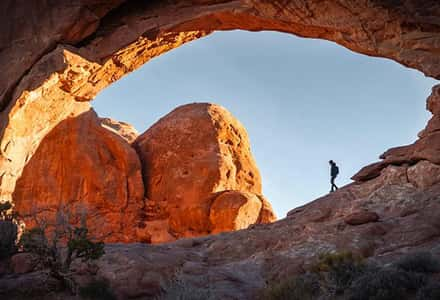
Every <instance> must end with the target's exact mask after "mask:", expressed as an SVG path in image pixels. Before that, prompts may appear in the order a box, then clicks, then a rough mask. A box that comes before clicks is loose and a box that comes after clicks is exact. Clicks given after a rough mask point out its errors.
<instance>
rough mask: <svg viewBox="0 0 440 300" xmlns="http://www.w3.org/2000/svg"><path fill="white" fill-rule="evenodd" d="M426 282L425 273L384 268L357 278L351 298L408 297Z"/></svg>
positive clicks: (360, 299)
mask: <svg viewBox="0 0 440 300" xmlns="http://www.w3.org/2000/svg"><path fill="white" fill-rule="evenodd" d="M425 284H426V276H425V275H423V274H418V273H413V272H407V271H404V270H400V269H395V268H382V269H380V270H378V271H377V272H368V273H366V274H364V275H362V276H361V277H359V278H358V279H356V280H355V281H354V282H353V284H352V285H351V287H350V290H349V295H350V296H349V299H350V300H395V299H407V298H406V297H407V295H408V294H409V293H413V292H415V291H417V290H418V289H419V288H420V287H422V286H424V285H425Z"/></svg>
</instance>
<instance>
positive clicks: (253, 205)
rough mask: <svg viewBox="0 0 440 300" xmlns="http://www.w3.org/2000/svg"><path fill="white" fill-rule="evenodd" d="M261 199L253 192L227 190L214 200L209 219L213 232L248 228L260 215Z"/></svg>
mask: <svg viewBox="0 0 440 300" xmlns="http://www.w3.org/2000/svg"><path fill="white" fill-rule="evenodd" d="M261 207H262V203H261V200H260V199H259V198H258V197H257V196H256V195H255V194H252V193H244V192H236V191H226V192H224V193H221V194H220V195H219V196H218V197H217V198H215V200H214V201H213V203H212V205H211V209H210V214H209V219H210V221H211V223H212V233H218V232H225V231H233V230H239V229H244V228H248V227H249V225H252V224H255V223H256V222H257V221H258V218H259V216H260V211H261Z"/></svg>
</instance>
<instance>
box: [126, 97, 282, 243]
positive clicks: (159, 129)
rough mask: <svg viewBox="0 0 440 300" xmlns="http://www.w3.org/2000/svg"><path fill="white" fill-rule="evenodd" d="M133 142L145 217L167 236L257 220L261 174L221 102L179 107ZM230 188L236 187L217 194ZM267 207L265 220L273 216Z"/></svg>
mask: <svg viewBox="0 0 440 300" xmlns="http://www.w3.org/2000/svg"><path fill="white" fill-rule="evenodd" d="M134 147H135V148H136V150H137V152H138V154H139V156H140V159H141V162H142V166H143V175H144V183H145V189H146V197H147V198H148V209H147V220H148V221H150V222H152V224H156V225H157V224H159V223H160V224H162V226H163V230H165V231H166V232H169V234H170V236H169V237H168V238H169V239H174V238H178V237H190V236H198V235H203V234H208V233H210V232H220V231H228V230H237V229H243V228H246V227H248V226H249V225H250V224H254V223H257V222H258V221H259V215H260V211H262V200H260V198H259V197H258V196H257V195H260V194H261V178H260V173H259V171H258V168H257V166H256V163H255V161H254V159H253V157H252V154H251V150H250V144H249V138H248V136H247V133H246V130H245V128H244V127H243V125H241V124H240V123H239V121H238V120H236V119H235V118H234V117H233V116H232V115H231V114H230V113H229V112H228V111H227V110H225V109H224V108H223V107H221V106H218V105H214V104H208V103H200V104H189V105H184V106H181V107H179V108H177V109H175V110H174V111H172V112H171V113H169V114H168V115H166V116H165V117H163V118H162V119H161V120H159V121H158V122H157V123H156V124H154V125H153V126H152V127H151V128H150V129H148V130H147V131H146V132H145V133H144V134H142V135H141V136H139V137H138V139H137V140H136V141H135V143H134ZM229 190H231V191H232V190H233V191H236V192H231V193H230V194H229V195H230V197H227V196H226V195H225V194H223V195H219V193H220V192H223V191H229ZM240 193H247V194H246V196H242V194H240ZM243 195H244V194H243ZM221 199H224V200H225V201H222V200H221ZM226 199H229V200H226ZM242 200H243V201H242ZM220 202H221V204H220ZM213 203H214V204H213ZM212 205H213V206H212ZM214 207H215V209H214ZM213 209H214V210H215V212H214V213H213ZM228 210H231V211H228ZM236 210H237V211H236ZM269 211H271V209H270V207H269V209H266V212H267V219H268V221H273V220H275V216H274V214H273V212H272V213H270V212H269ZM210 214H211V215H212V214H213V215H215V217H213V218H214V221H213V219H212V218H211V219H210ZM219 214H222V217H219ZM270 214H271V215H272V217H270ZM222 220H223V221H222ZM211 221H213V222H211ZM147 224H148V222H147ZM147 230H148V226H147ZM155 235H157V233H153V234H152V239H153V241H154V240H156V238H155ZM160 236H161V237H162V236H163V235H162V234H161V235H160Z"/></svg>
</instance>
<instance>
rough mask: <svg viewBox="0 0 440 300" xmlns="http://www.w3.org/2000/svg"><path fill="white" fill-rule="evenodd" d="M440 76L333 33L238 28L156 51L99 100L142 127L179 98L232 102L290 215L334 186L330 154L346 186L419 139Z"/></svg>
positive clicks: (279, 204)
mask: <svg viewBox="0 0 440 300" xmlns="http://www.w3.org/2000/svg"><path fill="white" fill-rule="evenodd" d="M146 82H148V83H149V84H148V85H146V84H145V83H146ZM435 83H436V81H435V80H433V79H429V78H425V77H423V75H422V74H421V73H419V72H417V71H413V70H411V69H407V68H405V67H402V66H400V65H398V64H395V63H394V62H392V61H388V60H383V59H377V58H371V57H367V56H362V55H358V54H356V53H352V52H350V51H347V50H346V49H344V48H342V47H340V46H338V45H335V44H332V43H329V42H326V41H319V40H309V39H302V38H298V37H294V36H292V35H288V34H284V33H276V32H259V33H253V32H247V31H232V32H218V33H214V34H212V35H210V36H209V37H205V38H203V39H200V40H197V41H193V42H191V43H189V44H187V45H185V46H182V47H180V48H178V49H175V50H173V51H171V52H169V53H167V54H165V55H162V56H160V57H158V58H156V59H155V60H153V61H151V62H150V63H149V64H147V65H145V66H144V67H143V68H141V69H140V70H138V71H136V72H135V73H133V74H131V75H129V76H128V77H126V78H124V79H123V80H121V81H118V82H117V83H115V84H114V85H112V86H110V87H109V88H108V89H106V90H104V91H103V92H102V93H101V94H99V95H98V96H97V98H96V99H95V100H94V101H93V102H92V105H93V106H94V108H95V109H96V111H97V112H98V114H99V115H102V116H106V117H111V118H114V119H116V120H122V121H126V122H128V123H130V124H132V125H134V126H135V127H136V129H137V130H138V131H139V132H140V133H142V132H144V131H145V130H147V129H148V128H149V127H150V126H152V125H153V124H154V123H155V122H156V121H158V120H159V119H160V118H161V117H163V116H165V115H166V114H167V113H169V112H170V111H172V110H173V109H175V108H176V107H178V106H180V105H184V104H187V103H192V102H213V103H217V104H220V105H222V106H224V107H226V108H227V109H228V110H230V111H231V112H232V113H233V114H234V115H235V116H236V117H237V118H238V119H239V120H240V121H242V123H243V124H244V126H245V128H246V129H247V130H248V133H249V136H250V139H251V144H252V149H251V150H252V153H253V154H254V156H255V159H256V163H257V166H258V167H259V168H260V171H261V175H262V184H263V193H264V195H265V196H266V197H267V198H268V200H269V201H270V202H271V204H272V206H273V207H274V210H275V212H276V214H277V215H278V216H279V217H283V216H285V215H286V213H287V212H288V211H289V210H290V209H292V208H293V207H298V206H300V205H303V204H305V203H307V202H309V201H311V200H313V199H316V198H318V197H320V196H322V195H325V194H326V193H327V192H328V190H329V183H328V181H329V174H328V173H329V171H328V163H327V161H328V160H329V159H332V158H333V159H335V160H336V161H337V162H339V163H340V164H341V166H340V167H341V171H342V172H341V174H340V176H339V178H338V181H339V182H338V184H340V185H345V184H348V183H350V182H352V181H351V179H350V177H351V176H353V175H354V174H355V173H357V172H358V171H359V170H360V169H361V168H362V167H364V166H365V165H368V164H369V163H371V162H374V161H376V160H377V158H378V156H379V155H380V154H381V153H382V152H383V151H384V149H389V148H391V147H394V146H397V145H403V144H410V143H412V142H414V141H415V139H416V138H417V133H418V132H419V131H420V129H421V128H423V126H424V125H425V124H426V122H427V120H428V119H429V113H428V112H427V111H426V109H425V108H424V105H423V103H424V98H426V95H428V94H429V92H430V89H431V87H432V86H433V85H434V84H435ZM121 99H124V105H123V107H121V106H118V104H119V103H120V102H121ZM150 103H154V104H155V106H154V109H150V108H149V107H150ZM115 107H118V109H114V108H115Z"/></svg>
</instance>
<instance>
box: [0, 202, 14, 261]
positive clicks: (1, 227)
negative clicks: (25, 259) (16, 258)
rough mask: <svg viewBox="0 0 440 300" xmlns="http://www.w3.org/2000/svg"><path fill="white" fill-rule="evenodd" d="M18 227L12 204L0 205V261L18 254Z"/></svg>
mask: <svg viewBox="0 0 440 300" xmlns="http://www.w3.org/2000/svg"><path fill="white" fill-rule="evenodd" d="M17 235H18V226H17V220H16V215H15V214H14V212H13V210H12V204H11V203H10V202H4V203H0V259H4V258H7V257H10V256H11V255H13V254H14V253H15V252H17V245H16V243H17Z"/></svg>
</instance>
